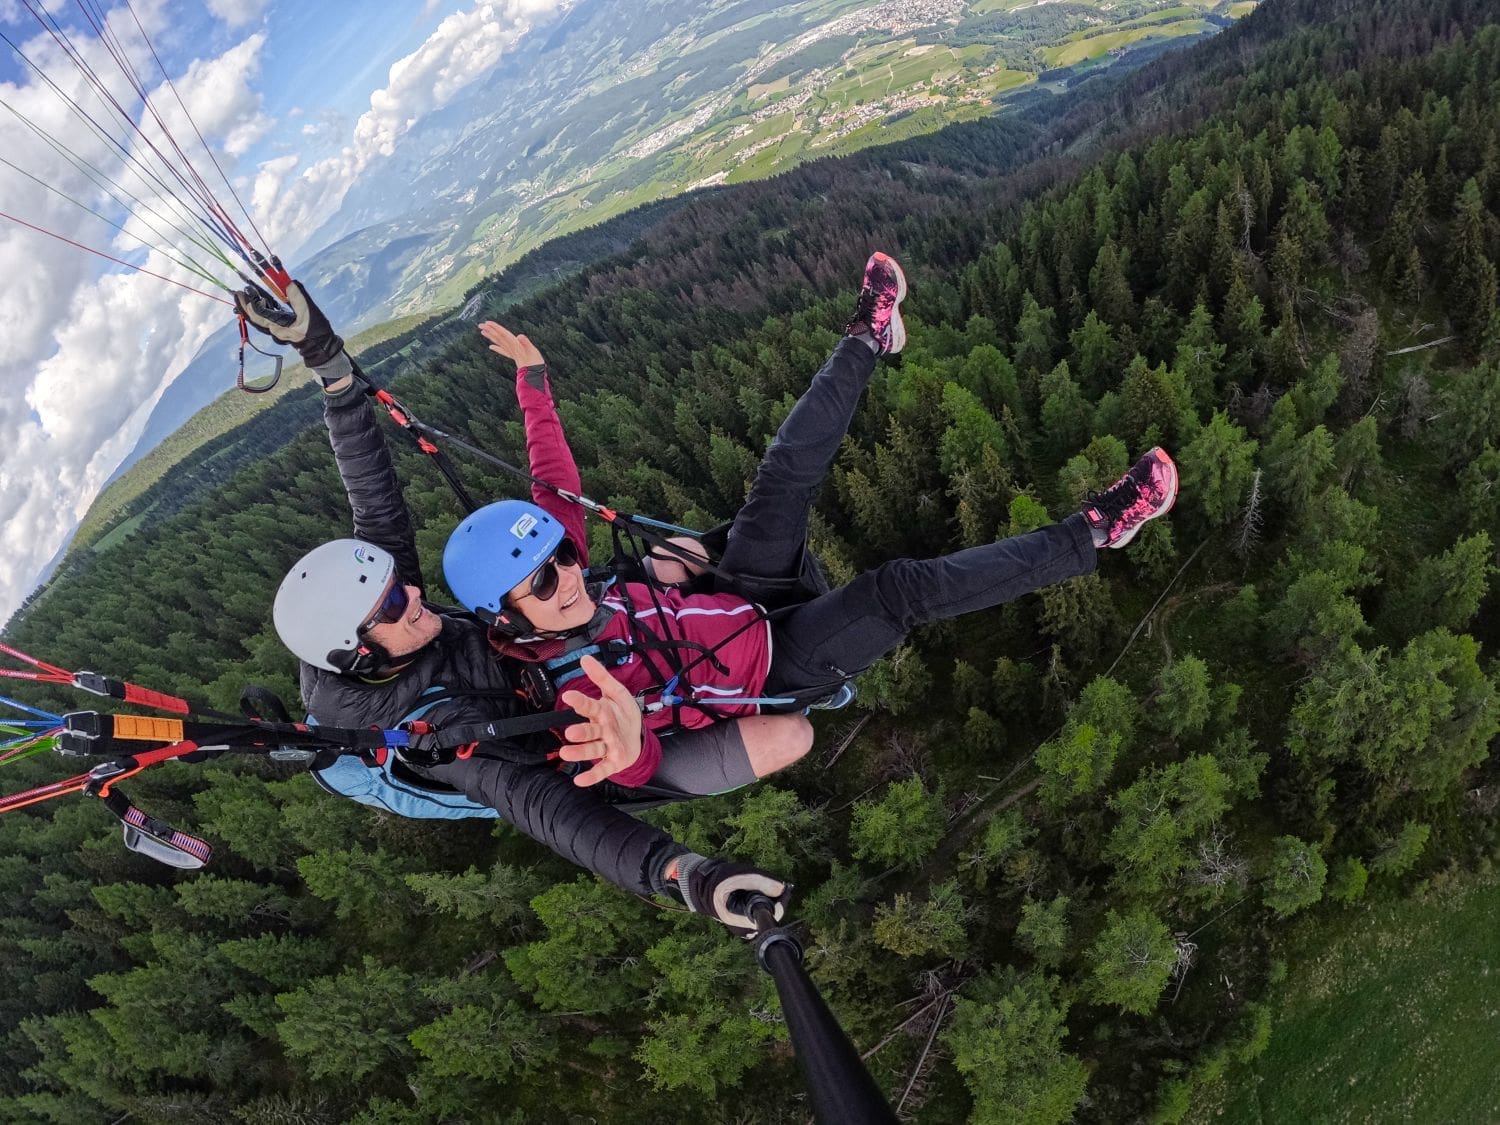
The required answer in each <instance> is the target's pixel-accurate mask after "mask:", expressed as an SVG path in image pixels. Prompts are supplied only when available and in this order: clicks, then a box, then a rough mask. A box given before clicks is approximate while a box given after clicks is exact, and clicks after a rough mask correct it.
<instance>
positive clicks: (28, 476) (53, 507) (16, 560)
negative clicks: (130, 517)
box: [0, 2, 264, 622]
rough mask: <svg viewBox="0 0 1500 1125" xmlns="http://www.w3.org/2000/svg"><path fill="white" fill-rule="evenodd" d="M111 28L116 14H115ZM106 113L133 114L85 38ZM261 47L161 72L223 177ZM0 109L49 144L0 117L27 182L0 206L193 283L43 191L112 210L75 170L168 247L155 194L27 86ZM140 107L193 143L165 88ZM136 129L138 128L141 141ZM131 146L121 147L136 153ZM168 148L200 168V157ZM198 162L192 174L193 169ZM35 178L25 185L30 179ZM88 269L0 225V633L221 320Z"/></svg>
mask: <svg viewBox="0 0 1500 1125" xmlns="http://www.w3.org/2000/svg"><path fill="white" fill-rule="evenodd" d="M136 10H137V12H138V13H139V14H140V15H141V17H142V19H143V21H144V22H145V23H146V26H147V27H148V29H153V28H154V27H155V26H157V20H158V19H159V18H161V15H162V13H161V7H160V5H155V4H152V3H149V2H148V3H138V4H137V5H136ZM117 19H118V13H117ZM114 27H115V28H116V31H117V33H118V34H120V36H121V38H122V40H124V42H125V43H126V46H127V49H131V50H132V54H136V53H137V48H138V50H139V51H144V50H145V48H144V44H140V42H139V39H138V37H136V46H134V47H133V45H132V43H131V36H129V35H127V34H126V32H127V30H133V23H129V22H126V23H119V22H115V23H114ZM75 42H77V43H78V44H79V46H80V48H81V49H83V50H84V51H85V53H86V54H87V55H88V56H89V61H90V62H91V64H92V65H93V66H94V67H95V69H96V71H97V72H98V73H99V74H100V76H101V77H104V78H105V79H106V81H107V82H108V84H109V86H110V91H111V93H112V94H114V95H115V96H116V97H118V98H119V99H120V100H121V102H122V104H126V105H130V104H133V103H132V101H131V96H130V93H129V90H128V87H127V85H126V83H125V80H124V78H123V76H122V75H120V73H119V71H118V68H116V67H114V66H113V64H112V63H111V61H110V60H109V58H108V56H106V55H104V54H103V52H102V49H101V48H99V47H98V44H97V41H96V40H92V39H85V38H83V37H80V38H79V39H77V40H75ZM24 46H25V49H26V51H27V54H28V55H30V56H31V57H32V58H33V59H34V60H35V61H36V62H37V63H38V64H39V65H40V66H41V67H42V68H43V69H44V70H45V71H46V72H47V73H48V74H49V75H51V76H52V77H53V79H54V81H56V82H57V83H58V84H59V85H60V86H61V87H62V88H63V89H64V90H65V91H66V92H67V93H68V94H69V96H71V97H72V98H74V99H75V100H77V101H78V102H79V103H80V104H84V105H91V106H96V105H97V103H96V102H94V101H93V95H92V93H91V92H89V91H88V89H87V86H86V83H85V80H84V79H83V77H82V76H81V75H80V74H78V73H77V71H76V70H75V69H74V68H72V67H71V65H70V64H69V63H68V62H67V60H66V59H65V58H63V57H62V56H61V54H60V53H59V52H58V49H57V48H56V46H55V45H54V44H52V43H51V41H50V40H49V39H44V38H43V37H42V36H40V35H39V36H38V37H37V38H36V39H35V40H33V41H32V42H29V43H27V44H25V45H24ZM263 46H264V36H262V35H252V36H250V37H249V38H247V39H245V40H243V41H241V42H239V43H237V44H235V45H234V46H233V47H232V48H230V49H229V50H228V51H226V52H225V53H224V54H223V55H220V56H218V57H216V58H210V59H198V60H195V61H194V62H193V63H192V64H191V65H190V66H189V67H188V68H187V69H186V71H185V72H183V73H181V74H177V75H174V81H175V83H176V86H177V90H178V92H179V93H180V94H181V96H182V99H183V102H184V103H186V105H187V106H188V109H189V111H190V112H191V113H192V115H193V118H194V120H195V121H196V123H197V125H198V127H199V128H200V129H201V130H202V131H203V135H204V137H205V138H207V139H208V140H209V141H210V143H212V144H214V145H215V148H216V151H217V154H218V158H219V160H220V161H221V162H223V163H224V166H225V169H226V171H227V172H229V174H231V175H233V170H234V166H235V156H236V155H237V154H238V153H242V152H243V151H245V149H246V147H247V146H248V145H249V144H250V143H251V142H252V138H253V137H254V136H256V135H257V133H258V132H259V131H260V130H262V129H263V128H264V126H263V124H262V122H261V109H260V99H259V97H258V95H256V94H255V93H254V90H253V85H252V83H253V79H254V78H255V75H256V72H257V67H258V59H259V55H260V52H261V49H262V47H263ZM134 61H136V62H137V63H138V64H140V65H138V72H139V73H140V74H142V75H148V74H150V73H151V72H152V71H151V70H150V69H148V66H150V67H152V68H154V63H152V62H150V60H149V55H148V56H147V59H146V60H145V61H144V62H143V61H142V60H141V59H140V58H139V57H137V58H136V59H135V60H134ZM0 97H3V98H4V99H5V100H6V101H8V102H10V103H11V104H13V105H14V106H16V108H17V109H19V110H20V111H21V112H22V113H23V114H25V115H26V116H27V117H28V118H30V119H31V120H33V121H34V122H35V123H36V124H37V126H38V127H39V128H40V129H41V130H42V131H43V132H45V133H46V134H48V135H49V136H51V137H53V138H55V139H56V140H57V141H58V142H59V143H58V144H57V146H56V147H53V146H49V145H47V144H46V143H45V142H43V141H42V140H41V139H39V138H38V137H37V136H36V135H35V134H34V133H32V132H31V131H30V130H28V129H27V128H26V127H25V126H24V125H23V124H21V123H20V122H19V121H18V119H17V118H15V117H13V116H10V115H5V120H0V151H3V152H4V153H5V155H6V157H7V158H8V159H10V160H12V161H14V162H15V163H16V164H18V165H20V166H21V167H23V168H25V169H26V170H27V171H28V172H31V173H32V174H34V175H35V176H36V178H37V179H36V180H29V179H26V178H24V177H23V176H20V175H18V174H17V173H15V172H14V171H12V170H10V169H0V192H3V195H4V199H5V210H7V211H8V212H9V213H11V214H13V215H16V216H18V217H20V218H23V219H26V220H27V221H29V222H32V223H35V224H36V225H38V226H41V227H45V228H48V229H50V230H54V231H57V232H59V233H62V234H65V235H67V236H68V237H71V238H75V239H77V240H78V241H80V242H82V243H84V244H85V245H89V246H93V247H95V248H97V249H100V250H104V251H107V252H111V253H114V254H115V255H116V256H120V257H127V256H128V257H129V258H130V260H132V261H136V262H138V263H139V264H142V265H143V266H144V267H145V268H147V269H150V270H153V271H155V272H158V273H162V274H164V275H167V276H171V277H175V278H178V279H181V280H184V281H186V282H188V283H190V284H193V285H195V286H199V287H202V286H203V284H204V283H203V282H202V281H201V280H199V279H197V278H194V277H192V276H191V275H190V274H188V273H186V272H185V271H184V270H182V269H180V268H179V267H177V266H176V265H175V264H174V263H173V262H172V261H171V260H170V259H168V258H166V257H164V256H163V255H162V254H160V253H157V252H151V253H149V254H147V255H146V256H145V257H144V258H142V256H141V245H140V243H139V242H138V241H136V240H135V239H134V238H132V237H129V236H128V235H126V234H124V233H121V232H119V231H117V230H115V229H113V228H111V227H110V226H108V225H107V224H106V223H104V222H102V221H101V220H99V219H97V218H94V217H91V216H90V215H88V214H87V213H85V212H83V211H81V210H79V209H78V208H77V207H76V206H75V205H73V204H71V203H69V202H67V201H66V200H65V199H63V198H62V197H61V196H60V195H58V194H56V193H54V192H51V191H49V190H48V189H47V187H44V186H42V185H43V184H46V185H50V186H51V187H53V188H56V189H57V191H59V192H66V193H67V194H69V195H72V196H74V197H75V198H77V199H79V200H81V201H83V202H85V203H87V204H88V205H89V206H91V207H93V208H94V209H96V210H98V211H100V212H102V213H103V214H106V215H120V216H121V217H123V215H122V214H121V211H120V208H119V207H118V206H117V205H116V204H115V203H114V202H113V201H112V200H111V199H110V198H109V195H108V194H107V193H106V192H105V191H104V190H102V189H101V187H100V185H99V184H98V183H97V182H96V180H95V179H93V178H91V177H90V176H89V175H87V174H86V173H85V172H84V171H82V170H81V169H80V168H79V167H78V166H77V165H75V164H74V163H72V162H71V161H70V160H69V159H68V154H74V155H76V156H77V157H79V158H81V159H83V160H85V161H88V162H89V163H91V164H93V165H95V166H96V167H98V168H99V169H100V170H101V171H104V172H105V173H107V174H108V175H109V176H111V177H112V178H113V179H114V180H115V181H116V182H117V183H119V184H120V185H122V186H123V187H124V188H125V190H128V191H130V192H131V193H132V194H134V195H136V196H137V197H138V198H139V199H140V200H141V201H142V203H141V204H138V205H135V206H136V209H137V211H138V212H140V213H141V214H144V215H148V216H150V215H151V212H152V211H153V210H154V211H156V212H157V215H156V216H153V217H152V222H153V224H154V225H156V226H157V227H158V229H159V230H162V231H164V232H165V234H166V238H162V237H161V235H159V234H157V233H155V232H152V231H150V230H148V229H146V227H145V226H144V225H143V224H141V223H140V222H139V221H137V220H130V221H129V222H127V223H126V227H127V229H128V230H130V231H132V232H134V233H136V234H140V235H142V236H144V237H145V238H147V239H150V240H152V241H158V242H170V243H171V244H173V245H181V244H182V243H183V242H184V241H185V240H184V239H182V238H180V237H177V235H176V232H175V231H173V230H172V229H171V225H170V224H171V222H172V219H173V215H172V212H171V211H170V210H169V209H168V205H167V204H166V203H165V201H164V200H163V199H162V198H161V196H162V192H161V189H160V188H159V187H156V186H155V185H152V184H151V183H150V181H149V180H148V179H146V178H143V177H142V176H140V175H137V174H134V173H132V172H129V171H127V170H126V169H125V166H124V161H122V160H121V159H120V157H119V154H118V152H117V151H115V150H112V149H111V148H110V147H109V146H108V145H106V144H105V143H103V142H102V141H99V140H98V139H97V138H95V137H93V136H92V135H91V134H90V133H89V131H88V130H87V129H86V128H85V127H83V126H82V125H81V123H80V122H79V120H78V119H77V117H76V116H75V115H73V114H72V113H71V112H70V111H69V110H68V109H67V107H66V106H65V105H64V104H63V103H62V102H61V101H60V100H59V99H57V98H56V97H55V96H54V95H53V94H52V93H51V92H50V91H49V90H48V89H47V88H46V87H45V85H44V84H41V83H40V82H25V83H22V84H20V85H14V84H5V85H3V86H0ZM151 98H152V101H153V102H154V103H155V104H156V106H157V109H158V112H160V113H161V115H162V117H163V119H164V120H165V121H166V122H167V124H168V127H169V128H170V129H171V130H172V132H173V134H174V135H176V136H177V137H178V139H179V141H180V142H185V141H186V139H188V138H191V139H192V143H193V145H194V146H196V145H197V139H196V137H195V136H194V135H193V132H192V128H191V126H190V125H188V124H187V121H186V118H185V117H184V116H183V110H182V108H181V107H180V106H179V105H178V104H177V101H176V98H175V97H174V96H173V95H172V94H171V91H170V90H168V89H166V88H165V84H164V83H163V84H162V86H160V87H158V88H156V89H154V90H152V91H151ZM148 132H149V130H148ZM143 149H144V144H143V143H142V145H141V147H140V148H138V149H137V150H136V152H137V154H138V155H139V154H140V153H141V152H142V151H143ZM184 149H185V150H186V151H189V152H190V153H192V155H193V156H194V159H195V162H200V163H199V166H200V170H202V171H203V172H204V174H205V177H206V178H207V177H208V176H210V175H216V173H213V171H212V167H211V165H208V162H207V159H206V157H203V156H202V151H201V148H200V149H197V151H196V152H194V151H193V150H190V149H188V146H187V144H186V143H184ZM205 165H207V167H205ZM37 181H40V183H39V182H37ZM100 269H101V263H100V262H99V260H98V259H95V258H92V257H90V256H89V255H87V254H84V253H82V252H80V251H78V250H76V249H74V248H72V247H68V246H65V245H63V244H61V243H59V242H55V241H51V240H49V239H47V238H46V237H45V236H43V235H41V234H38V233H36V232H34V231H31V230H28V229H25V228H23V227H20V226H17V225H15V224H10V223H7V224H4V225H3V226H0V270H3V271H4V273H3V276H5V277H6V278H7V281H6V284H5V286H3V287H0V323H4V324H5V325H6V332H4V333H0V386H3V387H4V388H5V390H6V394H5V395H4V396H3V397H0V447H3V448H4V449H5V456H4V458H3V459H0V524H3V526H5V528H6V531H7V539H8V541H9V543H10V545H11V549H10V550H9V551H8V552H7V555H6V558H5V560H4V561H3V562H0V622H3V621H4V620H5V619H6V618H7V617H8V616H9V615H10V613H11V612H12V611H13V610H14V609H15V608H16V607H17V606H18V605H19V604H20V602H21V600H22V599H23V598H24V597H25V595H26V594H27V592H28V591H29V589H30V587H31V584H32V583H33V582H34V581H35V579H36V577H37V575H38V573H39V572H40V570H41V568H42V567H43V566H44V565H45V564H46V562H47V561H48V559H50V558H51V557H52V556H53V555H54V554H55V553H56V552H57V550H58V548H59V547H60V546H61V544H62V542H63V540H64V538H65V537H66V535H67V534H68V532H69V531H70V530H71V528H72V527H73V526H74V524H75V523H76V522H77V520H78V519H79V518H80V517H81V516H82V515H83V513H84V512H85V511H86V510H87V509H88V506H89V505H90V504H91V503H92V502H93V500H94V498H95V496H96V495H97V494H98V491H99V489H100V488H101V487H102V485H103V483H104V481H105V480H106V479H108V477H109V475H110V474H111V473H112V472H113V471H114V469H115V467H116V466H117V465H118V464H119V463H120V461H121V460H122V459H123V458H124V457H125V456H126V455H127V454H128V453H129V452H130V450H131V448H132V447H133V446H134V444H135V442H136V440H137V439H138V437H139V436H140V433H141V431H142V429H143V428H144V426H145V423H146V420H147V417H148V416H149V414H150V411H151V408H152V407H153V406H154V405H155V403H156V402H157V400H158V399H159V398H160V397H161V394H162V392H163V391H164V390H165V389H166V388H167V387H168V386H169V385H170V384H171V382H172V380H173V379H174V378H175V377H176V375H177V373H178V372H180V371H181V370H182V368H183V367H184V366H185V365H186V364H187V362H188V361H189V360H190V359H191V358H192V356H193V354H194V353H195V352H196V350H197V349H198V347H199V346H200V345H201V343H202V341H203V340H204V339H205V338H206V337H207V336H208V334H209V333H210V332H212V331H213V330H214V329H216V328H218V327H221V326H222V325H223V324H224V323H225V320H226V317H227V316H228V315H229V314H228V310H227V309H226V308H225V307H224V306H222V305H218V304H215V303H214V302H213V301H210V300H206V299H205V298H204V297H202V296H198V295H195V294H191V293H188V292H186V291H184V290H182V289H178V288H174V287H173V286H170V285H167V284H165V283H163V282H162V281H160V280H158V279H155V278H151V277H147V276H144V275H141V274H135V273H121V272H118V271H111V272H107V273H103V274H102V275H101V272H100Z"/></svg>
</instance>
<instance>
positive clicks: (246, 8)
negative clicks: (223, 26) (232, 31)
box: [208, 0, 267, 27]
mask: <svg viewBox="0 0 1500 1125" xmlns="http://www.w3.org/2000/svg"><path fill="white" fill-rule="evenodd" d="M266 2H267V0H208V10H209V11H210V12H211V13H213V15H214V18H216V19H221V20H223V21H224V22H225V23H227V24H228V25H229V26H230V27H244V26H245V25H246V24H248V23H254V22H255V21H256V20H258V19H260V16H261V13H262V12H264V11H265V10H266Z"/></svg>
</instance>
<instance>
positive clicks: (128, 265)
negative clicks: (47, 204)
mask: <svg viewBox="0 0 1500 1125" xmlns="http://www.w3.org/2000/svg"><path fill="white" fill-rule="evenodd" d="M0 219H9V220H10V221H11V222H13V223H18V224H20V225H21V226H23V227H26V228H28V229H30V230H34V231H36V232H37V233H38V234H45V235H46V236H47V237H48V238H55V239H57V240H58V241H59V242H66V243H67V244H68V245H69V246H76V247H78V249H80V250H86V251H88V252H89V253H90V254H97V255H98V256H99V257H101V258H104V259H106V260H107V261H111V262H114V263H115V264H116V265H121V266H124V267H125V268H126V269H131V270H135V271H136V273H143V274H145V275H146V276H147V277H154V278H156V279H157V280H159V281H165V282H166V283H167V284H169V285H175V286H177V287H178V288H179V289H186V290H187V291H188V292H189V293H196V294H198V296H200V297H207V298H208V299H209V300H210V301H218V302H219V304H221V305H229V306H231V307H233V305H234V302H233V301H229V300H226V299H225V298H223V297H216V296H214V295H213V294H212V293H205V292H204V291H203V290H202V289H194V288H193V287H192V286H191V285H188V284H187V283H186V282H182V281H178V280H177V279H176V278H173V277H168V276H167V275H166V274H164V273H156V272H155V271H154V270H148V269H146V268H145V267H144V266H138V265H135V264H134V263H132V262H127V261H126V260H125V259H124V258H116V257H115V256H114V255H113V254H106V253H105V252H104V251H103V250H95V249H94V248H93V247H92V246H85V245H84V244H83V243H81V242H74V241H73V240H72V239H71V238H64V237H63V236H62V235H60V234H55V233H53V232H52V231H50V230H47V229H46V228H45V227H39V226H37V225H36V224H35V223H28V222H27V221H26V220H25V219H18V218H16V217H15V216H14V215H11V214H8V213H6V212H5V211H0ZM226 291H227V290H226Z"/></svg>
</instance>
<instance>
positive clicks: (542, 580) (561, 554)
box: [522, 539, 578, 602]
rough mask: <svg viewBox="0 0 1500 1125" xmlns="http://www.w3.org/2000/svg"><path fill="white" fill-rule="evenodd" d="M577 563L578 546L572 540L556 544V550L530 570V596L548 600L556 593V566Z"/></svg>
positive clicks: (575, 564) (543, 600) (541, 600)
mask: <svg viewBox="0 0 1500 1125" xmlns="http://www.w3.org/2000/svg"><path fill="white" fill-rule="evenodd" d="M577 565H578V548H577V547H575V546H574V545H573V540H571V539H564V540H563V541H562V542H561V543H559V544H558V545H557V550H555V551H553V552H552V554H551V556H550V557H549V558H548V559H547V561H546V562H544V563H543V564H542V565H541V566H539V567H537V568H536V570H535V571H533V572H532V575H531V586H530V590H531V594H530V596H531V597H533V598H535V599H536V600H537V601H539V602H545V601H547V600H549V599H550V598H551V597H552V595H554V594H556V593H557V568H558V567H560V566H577ZM522 596H523V597H525V596H526V595H524V594H523V595H522Z"/></svg>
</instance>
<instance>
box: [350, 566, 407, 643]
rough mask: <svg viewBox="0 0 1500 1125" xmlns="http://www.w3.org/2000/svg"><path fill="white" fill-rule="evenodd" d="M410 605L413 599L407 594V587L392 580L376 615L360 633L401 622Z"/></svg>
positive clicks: (376, 608)
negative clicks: (378, 626)
mask: <svg viewBox="0 0 1500 1125" xmlns="http://www.w3.org/2000/svg"><path fill="white" fill-rule="evenodd" d="M409 605H411V597H410V595H408V594H407V592H406V587H405V586H403V585H402V584H401V583H400V582H397V581H396V580H394V579H392V580H391V585H390V587H389V588H388V589H387V590H386V592H385V597H383V598H381V599H380V604H379V605H378V606H376V607H375V613H374V614H373V615H372V616H371V617H370V619H369V620H368V621H366V622H365V623H364V624H363V625H361V626H360V627H359V631H360V632H361V633H364V632H367V631H368V630H370V629H373V628H375V626H377V625H393V624H395V623H396V622H397V621H400V620H401V618H402V615H404V614H405V613H406V607H407V606H409Z"/></svg>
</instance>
